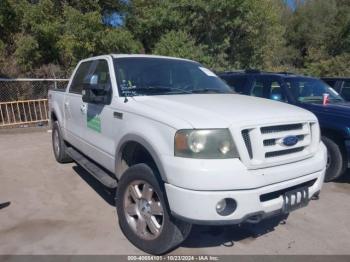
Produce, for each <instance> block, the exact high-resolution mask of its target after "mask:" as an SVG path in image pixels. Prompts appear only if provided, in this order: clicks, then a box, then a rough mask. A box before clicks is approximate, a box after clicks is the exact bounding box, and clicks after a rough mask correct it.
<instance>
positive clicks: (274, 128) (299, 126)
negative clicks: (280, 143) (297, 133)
mask: <svg viewBox="0 0 350 262" xmlns="http://www.w3.org/2000/svg"><path fill="white" fill-rule="evenodd" d="M302 128H303V124H291V125H280V126H266V127H262V128H261V133H262V134H269V133H276V132H283V131H290V130H300V129H302Z"/></svg>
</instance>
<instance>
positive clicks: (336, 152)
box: [322, 136, 346, 182]
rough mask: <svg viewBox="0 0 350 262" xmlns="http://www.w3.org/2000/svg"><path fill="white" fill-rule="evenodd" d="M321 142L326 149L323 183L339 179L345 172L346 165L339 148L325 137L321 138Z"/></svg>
mask: <svg viewBox="0 0 350 262" xmlns="http://www.w3.org/2000/svg"><path fill="white" fill-rule="evenodd" d="M322 141H323V143H324V144H325V145H326V147H327V169H326V175H325V178H324V181H325V182H329V181H332V180H334V179H337V178H338V177H340V176H341V175H342V174H343V173H344V172H345V169H346V165H345V163H344V155H343V153H342V152H343V151H342V149H341V146H340V145H338V144H337V143H336V142H335V141H334V140H332V139H330V138H328V137H325V136H323V137H322Z"/></svg>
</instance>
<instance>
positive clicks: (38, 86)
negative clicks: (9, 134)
mask: <svg viewBox="0 0 350 262" xmlns="http://www.w3.org/2000/svg"><path fill="white" fill-rule="evenodd" d="M67 84H68V79H2V78H0V128H5V127H6V128H8V127H18V126H20V127H26V126H33V125H46V124H47V123H48V119H49V115H48V101H47V94H48V91H49V89H65V88H66V86H67Z"/></svg>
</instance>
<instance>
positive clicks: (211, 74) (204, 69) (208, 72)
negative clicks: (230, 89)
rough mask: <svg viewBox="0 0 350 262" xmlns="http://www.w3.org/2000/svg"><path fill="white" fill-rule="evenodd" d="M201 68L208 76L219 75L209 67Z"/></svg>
mask: <svg viewBox="0 0 350 262" xmlns="http://www.w3.org/2000/svg"><path fill="white" fill-rule="evenodd" d="M199 69H200V70H201V71H202V72H203V73H205V74H206V75H207V76H214V77H217V75H215V74H214V73H213V72H212V71H210V70H209V69H207V68H205V67H201V66H200V67H199Z"/></svg>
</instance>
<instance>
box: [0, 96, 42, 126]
mask: <svg viewBox="0 0 350 262" xmlns="http://www.w3.org/2000/svg"><path fill="white" fill-rule="evenodd" d="M48 120H49V115H48V100H47V99H35V100H22V101H11V102H0V127H5V126H6V127H8V126H17V125H26V124H34V123H41V122H43V123H46V122H48Z"/></svg>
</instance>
